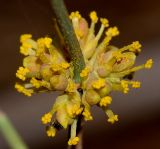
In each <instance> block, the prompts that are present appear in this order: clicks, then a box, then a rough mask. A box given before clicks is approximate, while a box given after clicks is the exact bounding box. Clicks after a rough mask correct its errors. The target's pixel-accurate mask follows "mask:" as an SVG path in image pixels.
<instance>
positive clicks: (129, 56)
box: [113, 52, 136, 72]
mask: <svg viewBox="0 0 160 149" xmlns="http://www.w3.org/2000/svg"><path fill="white" fill-rule="evenodd" d="M135 59H136V55H135V54H134V53H132V52H126V53H123V54H122V60H121V61H120V62H117V63H115V64H114V65H113V72H120V71H123V70H125V69H128V68H130V67H132V66H133V65H134V62H135Z"/></svg>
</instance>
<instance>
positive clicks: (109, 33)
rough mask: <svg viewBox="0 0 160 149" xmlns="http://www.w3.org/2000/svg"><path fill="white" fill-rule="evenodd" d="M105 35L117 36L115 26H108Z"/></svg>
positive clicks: (117, 32) (117, 31)
mask: <svg viewBox="0 0 160 149" xmlns="http://www.w3.org/2000/svg"><path fill="white" fill-rule="evenodd" d="M106 35H107V36H111V37H114V36H117V35H119V30H118V28H117V27H110V28H109V29H108V30H107V31H106Z"/></svg>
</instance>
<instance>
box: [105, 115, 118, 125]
mask: <svg viewBox="0 0 160 149" xmlns="http://www.w3.org/2000/svg"><path fill="white" fill-rule="evenodd" d="M107 121H108V122H109V123H111V124H114V123H115V122H116V121H118V115H114V114H113V115H112V116H111V117H109V118H108V120H107Z"/></svg>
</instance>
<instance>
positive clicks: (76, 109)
mask: <svg viewBox="0 0 160 149" xmlns="http://www.w3.org/2000/svg"><path fill="white" fill-rule="evenodd" d="M82 110H83V108H80V107H79V106H77V105H74V106H73V107H72V109H70V111H68V113H69V115H70V116H71V117H75V116H77V115H79V114H81V112H82Z"/></svg>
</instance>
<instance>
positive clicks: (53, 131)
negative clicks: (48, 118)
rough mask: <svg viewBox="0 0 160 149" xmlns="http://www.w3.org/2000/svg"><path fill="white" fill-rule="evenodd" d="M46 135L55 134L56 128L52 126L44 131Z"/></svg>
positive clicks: (51, 135)
mask: <svg viewBox="0 0 160 149" xmlns="http://www.w3.org/2000/svg"><path fill="white" fill-rule="evenodd" d="M46 133H47V136H48V137H54V136H55V135H56V129H55V128H54V127H52V126H50V127H49V128H48V130H47V131H46Z"/></svg>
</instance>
